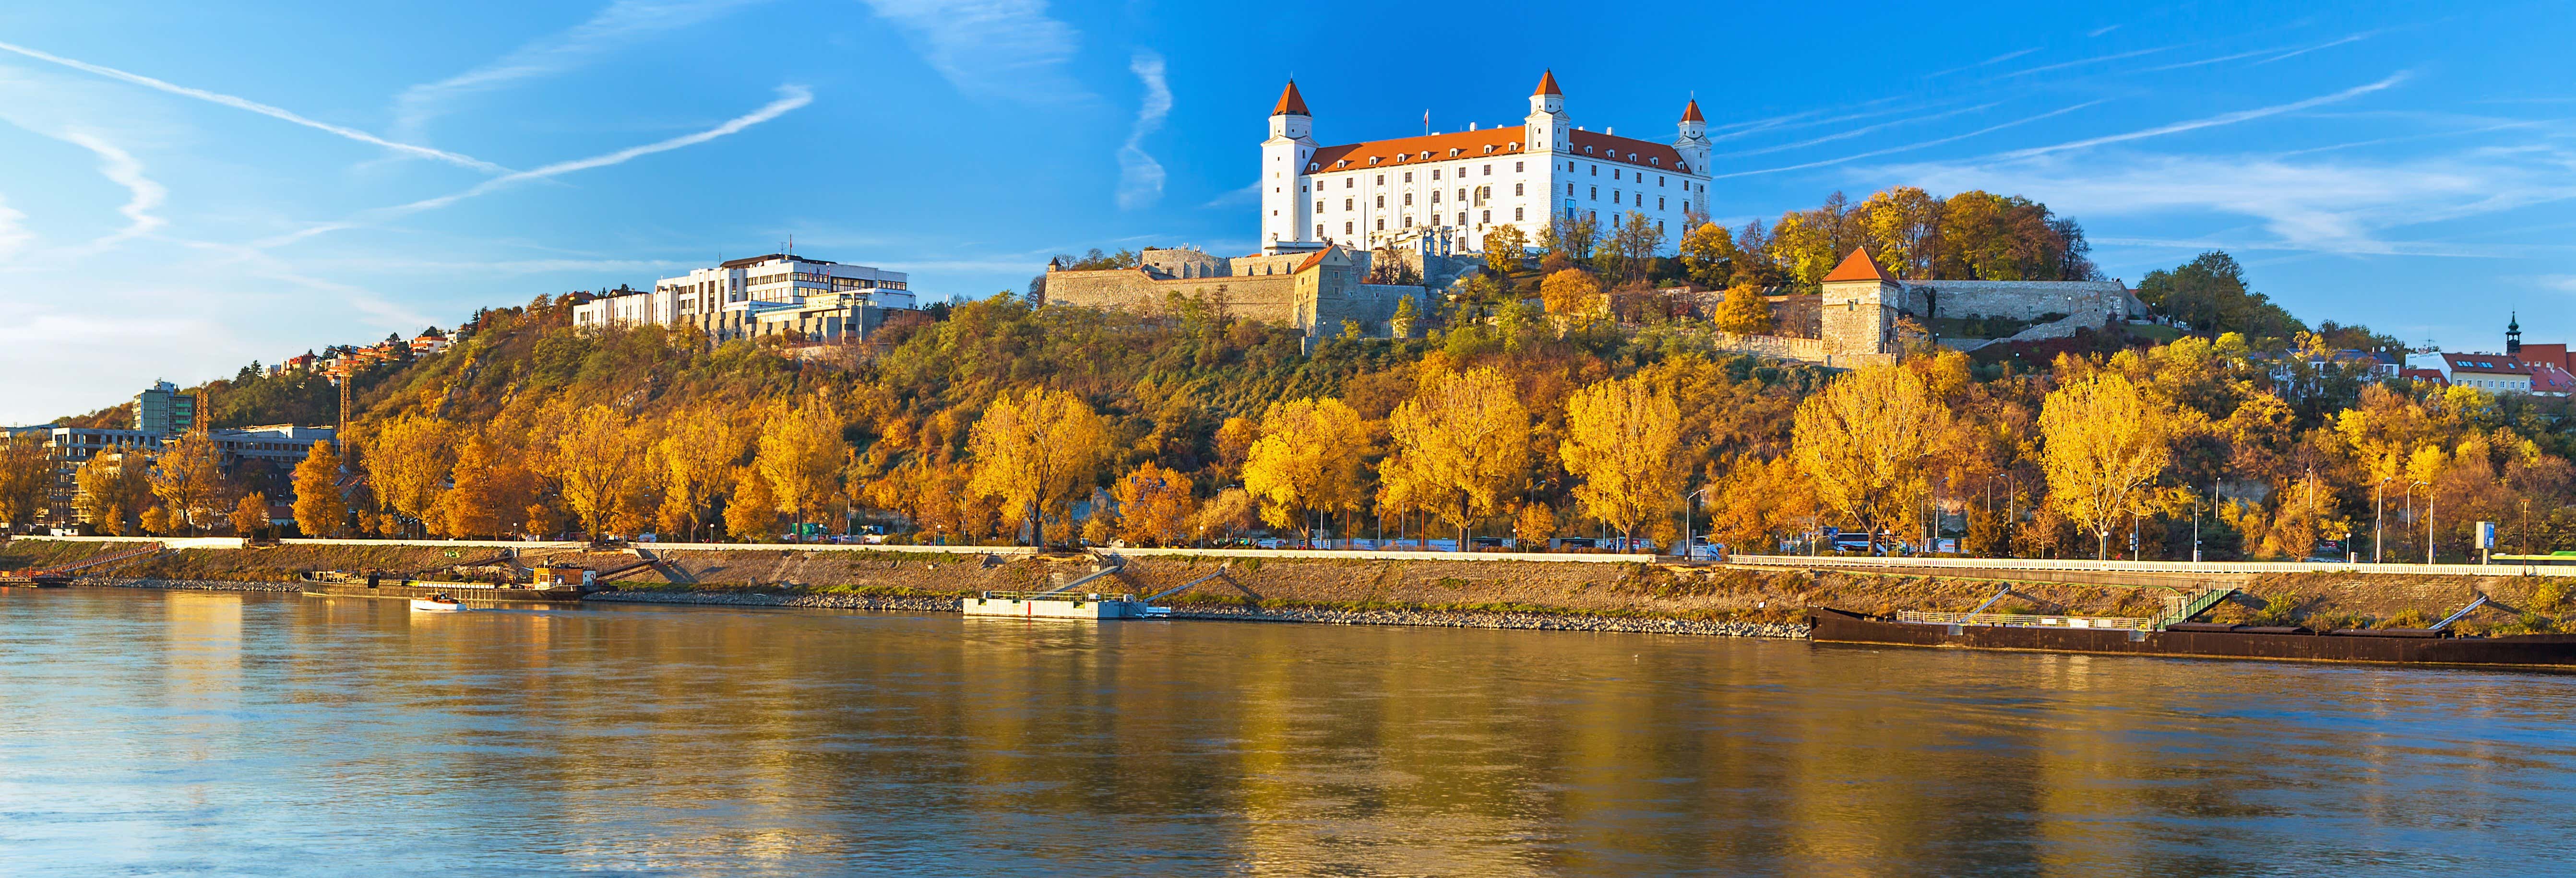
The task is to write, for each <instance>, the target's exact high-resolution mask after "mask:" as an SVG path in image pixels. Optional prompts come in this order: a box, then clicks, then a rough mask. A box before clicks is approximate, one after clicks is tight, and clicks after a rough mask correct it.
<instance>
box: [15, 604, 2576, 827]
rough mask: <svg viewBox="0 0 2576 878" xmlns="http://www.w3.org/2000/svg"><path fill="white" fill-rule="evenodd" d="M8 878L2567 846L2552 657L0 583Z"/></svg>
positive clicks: (2563, 748) (2572, 821)
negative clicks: (422, 598)
mask: <svg viewBox="0 0 2576 878" xmlns="http://www.w3.org/2000/svg"><path fill="white" fill-rule="evenodd" d="M0 651H5V656H6V659H7V661H8V669H7V672H6V673H5V675H0V874H7V875H44V874H103V873H108V874H147V873H158V872H185V873H193V874H256V875H275V874H307V873H311V874H426V873H439V874H460V873H461V874H519V873H527V872H538V871H560V870H601V871H610V872H644V873H666V874H754V875H765V874H778V875H789V874H800V875H801V874H817V873H845V872H872V873H873V872H895V873H928V874H1053V873H1065V872H1075V873H1095V874H1097V873H1107V874H1132V873H1139V872H1145V873H1155V872H1160V873H1184V874H1206V873H1223V872H1243V873H1268V874H1318V873H1320V874H1336V875H1372V874H1437V875H1516V874H1565V873H1574V874H1651V873H1673V872H1707V873H1746V872H1788V873H1811V874H1853V873H1877V874H1921V873H1952V874H1955V873H1970V872H2001V873H2030V872H2048V873H2087V874H2089V873H2100V872H2122V873H2157V874H2193V873H2238V872H2278V873H2320V872H2324V873H2392V872H2433V871H2451V870H2458V869H2463V868H2476V869H2487V870H2491V871H2494V872H2498V873H2505V874H2511V873H2529V872H2533V871H2555V870H2562V869H2566V868H2569V866H2568V858H2569V856H2570V855H2571V854H2576V841H2571V839H2576V807H2571V806H2576V791H2571V784H2576V734H2571V733H2570V731H2569V725H2568V720H2569V718H2570V716H2571V708H2576V677H2565V676H2549V675H2542V674H2525V673H2489V672H2468V671H2424V670H2394V669H2370V668H2342V667H2323V666H2307V665H2284V664H2260V663H2226V662H2197V661H2175V660H2153V659H2119V658H2084V657H2070V656H2048V655H2015V654H1963V653H1951V652H1932V651H1913V650H1870V649H1860V648H1847V647H1815V646H1810V645H1807V644H1804V643H1794V642H1758V641H1735V640H1723V639H1707V638H1683V637H1660V636H1648V635H1605V634H1573V633H1553V632H1508V631H1451V630H1436V629H1399V628H1341V627H1327V626H1305V625H1257V624H1235V623H1212V622H1130V623H1123V624H1109V625H1097V626H1095V625H1082V624H1067V623H1030V622H1022V621H1011V620H969V619H964V618H960V617H957V616H951V615H899V614H865V613H835V612H827V611H786V610H725V609H711V608H693V607H692V608H669V607H590V608H583V609H571V610H557V611H528V612H478V613H469V614H464V615H461V616H447V617H415V616H413V615H411V614H410V612H409V610H408V609H406V608H405V606H404V605H403V604H401V603H398V602H381V601H365V600H323V599H319V598H299V597H293V596H272V595H251V596H240V595H227V594H202V593H187V592H173V593H162V592H150V591H125V590H114V589H58V590H46V591H41V592H39V591H32V590H26V589H13V590H0Z"/></svg>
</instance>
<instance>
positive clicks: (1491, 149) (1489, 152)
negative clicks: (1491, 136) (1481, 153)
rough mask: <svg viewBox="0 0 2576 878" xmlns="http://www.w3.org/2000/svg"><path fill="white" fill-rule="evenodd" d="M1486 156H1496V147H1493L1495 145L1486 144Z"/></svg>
mask: <svg viewBox="0 0 2576 878" xmlns="http://www.w3.org/2000/svg"><path fill="white" fill-rule="evenodd" d="M1485 154H1486V155H1493V154H1494V145H1493V144H1490V143H1488V144H1485Z"/></svg>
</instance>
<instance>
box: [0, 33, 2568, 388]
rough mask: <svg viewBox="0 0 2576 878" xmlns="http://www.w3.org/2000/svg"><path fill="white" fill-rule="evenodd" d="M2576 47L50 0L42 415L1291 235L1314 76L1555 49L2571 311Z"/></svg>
mask: <svg viewBox="0 0 2576 878" xmlns="http://www.w3.org/2000/svg"><path fill="white" fill-rule="evenodd" d="M1605 8H1608V9H1612V10H1614V11H1612V12H1610V13H1609V14H1607V15H1604V14H1603V13H1602V12H1601V10H1603V9H1605ZM1280 10H1287V11H1285V12H1281V11H1280ZM2571 38H2576V15H2571V14H2570V10H2569V8H2568V7H2567V6H2565V5H2563V4H2550V3H2513V4H2492V5H2475V4H2386V3H2353V4H2342V5H2338V6H2335V7H2333V8H2330V9H2326V8H2319V7H2318V5H2316V4H2285V3H2224V4H2179V5H2173V4H2121V3H2092V4H2067V3H2056V2H2051V3H2013V4H1989V5H1983V6H1968V5H1959V4H1951V5H1941V6H1930V5H1919V4H1886V5H1878V6H1872V5H1869V4H1815V3H1784V4H1762V3H1752V4H1745V3H1738V4H1711V3H1682V4H1659V3H1654V2H1640V3H1632V4H1621V5H1617V6H1613V7H1603V6H1600V5H1597V4H1564V5H1542V4H1519V3H1507V2H1506V3H1479V4H1464V5H1461V4H1385V3H1353V4H1343V3H1331V2H1324V3H1310V4H1299V5H1296V6H1294V7H1293V9H1292V8H1290V7H1280V6H1276V5H1269V4H1263V5H1254V4H1222V5H1220V4H1207V5H1200V4H1158V3H1153V2H1145V0H1135V2H1126V3H1096V4H1095V3H1070V2H1057V3H1049V2H1043V0H984V2H973V3H939V2H931V0H835V2H817V0H587V2H547V0H516V2H510V3H498V2H470V0H469V2H454V3H441V4H350V3H318V2H317V3H227V4H193V3H187V4H183V3H168V2H163V3H144V2H131V0H89V2H81V3H69V2H33V3H12V4H5V5H0V306H5V308H6V310H5V313H6V314H8V315H9V318H8V319H6V320H0V374H7V375H9V376H11V377H10V379H8V380H7V381H6V382H5V383H0V388H5V390H0V422H10V423H26V422H34V421H40V420H42V419H45V418H48V417H52V416H55V415H60V414H65V413H69V412H74V411H86V410H89V409H92V408H96V407H99V406H102V405H107V404H110V403H114V402H116V401H119V400H121V399H123V398H125V397H128V396H130V395H132V394H133V393H134V392H135V391H136V390H138V389H140V388H142V387H143V386H145V385H146V384H148V383H149V382H150V381H152V380H153V379H155V378H168V379H171V380H175V381H181V382H183V383H185V382H193V381H197V380H202V379H205V378H210V377H216V376H220V375H227V374H230V373H231V372H232V371H233V370H234V369H236V368H238V367H239V366H240V365H241V364H243V363H247V362H250V361H252V360H258V361H262V362H268V361H274V360H276V359H278V358H280V357H282V356H285V355H288V354H292V353H297V352H301V351H303V350H306V349H307V348H313V347H319V346H321V345H324V344H328V343H334V342H351V341H364V340H369V339H378V338H382V337H384V335H385V334H386V333H388V332H401V333H404V334H405V335H409V334H411V333H414V332H418V331H419V330H420V329H421V328H422V327H423V326H426V325H430V324H436V325H439V326H452V325H454V324H455V323H457V322H458V321H459V320H461V319H462V318H463V317H464V316H465V315H466V314H468V313H469V312H470V311H471V310H472V309H473V308H475V307H477V306H481V305H494V304H514V303H522V302H525V301H527V300H528V299H529V298H531V297H533V296H535V295H537V294H540V293H555V292H560V291H563V290H568V289H575V288H597V287H600V286H614V285H616V284H618V283H632V284H636V285H639V286H641V285H643V284H646V283H649V282H650V281H651V280H653V279H654V278H656V277H659V276H663V275H665V274H673V273H678V272H679V271H681V270H684V269H686V268H687V267H689V266H692V265H699V264H704V263H706V262H708V261H710V260H713V259H715V258H716V257H718V256H720V255H721V256H726V257H733V256H744V255H753V254H757V253H763V252H770V251H772V250H774V249H776V247H777V243H778V242H780V241H783V240H785V239H786V238H787V237H788V236H789V235H791V234H792V235H794V236H795V239H796V242H797V249H798V251H799V252H801V253H804V254H806V255H810V256H818V257H823V258H830V259H837V260H841V261H845V262H858V263H863V264H869V265H877V266H882V267H886V268H894V269H901V270H906V271H910V272H912V274H913V283H914V287H915V288H916V289H917V290H920V291H922V292H924V293H926V294H928V295H931V296H965V297H971V296H983V295H989V294H991V293H993V292H995V291H998V290H1004V289H1017V288H1019V287H1020V286H1021V285H1022V284H1023V283H1025V281H1026V279H1027V278H1028V276H1029V275H1031V274H1033V273H1035V272H1036V271H1038V270H1039V269H1040V268H1041V267H1042V266H1043V265H1044V263H1045V261H1046V257H1047V255H1048V254H1051V253H1055V252H1061V251H1074V252H1079V251H1080V250H1082V249H1085V248H1089V247H1094V246H1097V247H1105V248H1112V249H1114V248H1118V247H1134V246H1139V245H1144V244H1158V245H1178V244H1183V243H1190V244H1196V245H1199V246H1202V247H1206V248H1208V249H1211V250H1217V251H1220V252H1224V251H1248V250H1249V249H1251V247H1252V246H1253V240H1254V236H1255V232H1256V215H1255V213H1256V211H1255V208H1254V206H1253V201H1252V197H1251V191H1250V190H1249V188H1248V187H1249V185H1250V184H1251V182H1252V175H1253V173H1254V168H1255V162H1256V158H1257V143H1258V142H1259V141H1260V139H1261V138H1262V137H1263V135H1264V120H1263V114H1264V113H1265V112H1267V110H1268V108H1269V106H1270V104H1271V102H1272V100H1273V99H1274V98H1275V97H1276V96H1277V93H1278V90H1279V86H1280V83H1281V81H1282V80H1283V79H1284V78H1285V77H1286V76H1288V75H1290V74H1291V73H1293V74H1294V75H1296V77H1297V78H1298V80H1299V82H1300V84H1301V87H1302V88H1303V89H1304V92H1305V95H1306V98H1307V101H1308V103H1309V104H1311V105H1312V106H1313V108H1314V110H1315V113H1316V130H1317V136H1318V138H1319V139H1321V140H1323V141H1324V142H1327V143H1334V142H1347V141H1351V140H1362V139H1373V138H1380V137H1389V136H1399V135H1403V134H1406V133H1418V132H1419V131H1421V130H1422V129H1421V125H1422V123H1421V118H1422V114H1423V113H1424V112H1425V111H1426V110H1427V111H1428V112H1429V113H1430V114H1431V124H1432V127H1433V128H1435V129H1437V130H1455V129H1458V128H1462V127H1464V126H1465V125H1466V123H1468V122H1470V121H1474V122H1479V123H1482V124H1485V125H1493V124H1505V123H1516V122H1517V121H1518V120H1519V119H1520V118H1521V116H1522V115H1523V114H1524V113H1525V112H1526V102H1525V96H1526V95H1527V94H1528V93H1529V91H1530V88H1531V85H1532V84H1533V83H1534V82H1535V81H1536V80H1537V78H1538V74H1539V72H1540V70H1541V69H1543V68H1551V67H1552V68H1554V69H1555V71H1556V73H1557V76H1558V78H1559V79H1560V80H1561V81H1562V82H1563V84H1564V87H1565V91H1566V93H1567V98H1568V109H1569V111H1570V112H1571V113H1572V114H1573V116H1574V118H1575V121H1576V123H1577V124H1582V125H1586V126H1590V127H1595V128H1598V127H1605V126H1610V127H1616V128H1617V129H1619V131H1620V133H1622V134H1628V135H1631V136H1647V137H1657V138H1663V137H1669V136H1670V134H1671V131H1672V127H1671V126H1672V124H1673V121H1674V120H1675V119H1676V118H1677V116H1678V115H1679V112H1680V109H1681V105H1682V103H1683V101H1684V99H1685V98H1687V97H1690V96H1692V95H1694V94H1695V95H1697V96H1698V98H1699V100H1700V101H1701V105H1702V106H1703V107H1704V108H1705V109H1706V111H1707V113H1708V116H1709V120H1710V122H1711V125H1712V130H1713V132H1714V133H1715V134H1716V135H1717V136H1718V137H1719V138H1720V140H1719V141H1718V157H1717V159H1716V161H1715V162H1714V170H1715V171H1716V172H1717V173H1718V175H1719V177H1718V179H1717V181H1716V183H1714V184H1713V185H1712V186H1711V187H1710V191H1711V195H1712V200H1713V202H1714V204H1715V205H1716V207H1717V210H1718V212H1719V213H1720V214H1721V215H1722V216H1724V217H1726V218H1728V219H1730V220H1731V221H1732V222H1736V223H1740V222H1741V221H1742V220H1744V219H1746V218H1750V217H1753V216H1764V217H1775V216H1777V215H1778V214H1779V213H1780V212H1781V211H1782V210H1786V209H1792V208H1802V207H1808V206H1812V205H1814V204H1815V203H1816V202H1817V201H1819V200H1820V199H1822V198H1823V197H1824V196H1825V195H1826V194H1827V193H1830V192H1832V191H1835V190H1838V189H1839V190H1843V191H1846V192H1848V193H1850V194H1851V195H1852V196H1853V197H1855V198H1858V197H1860V196H1862V195H1865V194H1866V193H1868V192H1870V191H1872V190H1875V189H1877V188H1881V187H1884V186H1888V185H1894V184H1914V185H1921V186H1924V187H1926V188H1929V189H1932V190H1934V191H1935V192H1937V193H1942V194H1946V193H1948V192H1952V191H1956V190H1959V189H1963V188H1972V187H1973V188H1985V189H1989V190H1993V191H1997V192H2002V193H2018V194H2022V195H2026V196H2029V197H2031V198H2035V199H2038V200H2041V201H2045V202H2047V203H2048V204H2050V205H2051V206H2052V207H2054V208H2056V209H2057V210H2058V212H2060V213H2061V214H2065V215H2070V216H2074V217H2076V218H2078V219H2079V220H2081V221H2082V222H2083V224H2084V226H2085V228H2086V229H2087V230H2088V231H2089V233H2090V234H2091V235H2092V238H2093V241H2094V243H2095V245H2096V252H2095V258H2096V260H2097V261H2098V262H2100V263H2101V264H2102V266H2103V268H2104V269H2105V270H2106V271H2107V272H2108V273H2109V274H2111V275H2113V276H2115V277H2120V278H2124V279H2127V280H2129V281H2131V282H2132V283H2134V282H2135V281H2136V280H2137V278H2138V277H2140V276H2142V275H2144V274H2145V273H2146V272H2147V271H2148V270H2149V269H2152V268H2155V267H2160V266H2170V265H2173V264H2176V263H2179V262H2181V261H2184V260H2186V259H2188V258H2189V257H2190V256H2191V255H2192V254H2194V253H2196V252H2198V251H2200V250H2202V249H2206V248H2210V247H2223V248H2225V249H2227V250H2229V251H2231V252H2233V253H2235V254H2236V255H2237V256H2238V258H2239V259H2241V260H2242V261H2244V262H2245V263H2246V264H2247V266H2248V267H2249V271H2250V274H2251V277H2252V280H2253V282H2254V285H2255V287H2256V288H2257V289H2259V290H2261V291H2264V292H2267V293H2270V294H2272V295H2273V296H2274V297H2275V298H2276V299H2278V300H2280V301H2282V302H2283V303H2285V304H2287V305H2288V306H2289V307H2290V308H2291V309H2292V310H2293V311H2294V312H2295V313H2297V314H2298V315H2300V316H2301V317H2303V318H2305V319H2308V320H2310V321H2315V320H2321V319H2335V320H2341V321H2345V322H2355V321H2357V322H2362V323H2367V324H2369V325H2370V326H2372V327H2374V328H2376V329H2379V330H2381V331H2386V332H2392V333H2395V334H2398V335H2400V336H2401V337H2404V338H2406V339H2409V340H2420V339H2431V340H2435V341H2438V342H2440V343H2442V344H2444V345H2446V346H2449V347H2451V348H2452V349H2455V350H2459V349H2495V348H2497V347H2499V346H2500V345H2501V341H2500V332H2501V325H2502V324H2503V322H2504V320H2505V315H2506V312H2508V311H2510V310H2517V309H2518V310H2519V311H2520V312H2521V316H2522V322H2523V325H2524V327H2525V329H2526V330H2527V337H2528V338H2530V339H2531V340H2534V341H2559V340H2568V339H2570V338H2571V337H2576V319H2571V318H2572V317H2576V244H2571V239H2576V236H2571V230H2576V219H2571V217H2576V214H2571V212H2570V211H2569V209H2568V206H2569V199H2570V197H2571V196H2576V138H2571V134H2576V118H2571V117H2576V63H2571V62H2570V60H2569V55H2570V52H2569V51H2568V49H2567V46H2569V45H2571V44H2576V39H2571Z"/></svg>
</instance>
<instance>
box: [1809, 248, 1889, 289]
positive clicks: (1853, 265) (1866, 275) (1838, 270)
mask: <svg viewBox="0 0 2576 878" xmlns="http://www.w3.org/2000/svg"><path fill="white" fill-rule="evenodd" d="M1838 280H1874V281H1881V282H1884V281H1888V280H1891V278H1889V277H1888V276H1887V272H1884V271H1880V270H1879V268H1878V260H1876V259H1871V258H1870V256H1869V248H1866V247H1854V248H1852V252H1851V255H1850V256H1845V257H1843V264H1841V265H1837V266H1834V270H1832V271H1829V272H1826V273H1825V279H1824V283H1833V282H1834V281H1838Z"/></svg>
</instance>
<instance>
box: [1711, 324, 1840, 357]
mask: <svg viewBox="0 0 2576 878" xmlns="http://www.w3.org/2000/svg"><path fill="white" fill-rule="evenodd" d="M1716 346H1717V349H1718V350H1722V351H1728V352H1731V353H1738V354H1752V355H1754V356H1757V357H1771V358H1774V359H1781V360H1798V361H1801V362H1808V363H1822V362H1825V343H1824V341H1823V340H1822V339H1813V338H1791V337H1788V336H1781V335H1737V334H1735V333H1732V332H1721V333H1717V343H1716Z"/></svg>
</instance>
